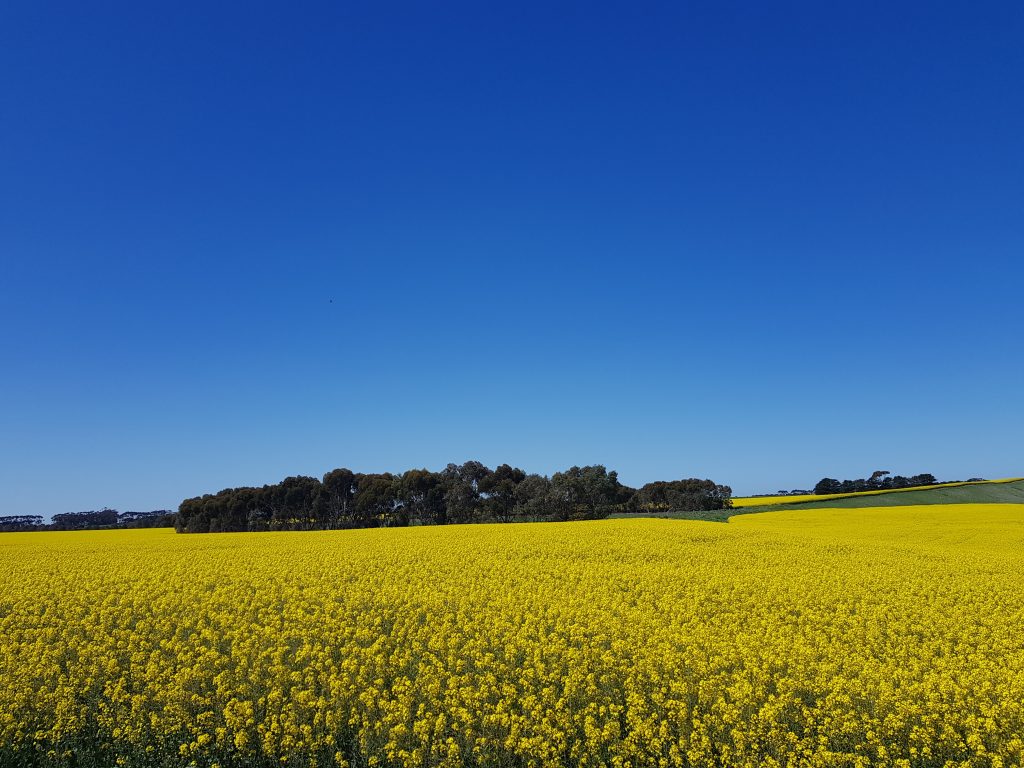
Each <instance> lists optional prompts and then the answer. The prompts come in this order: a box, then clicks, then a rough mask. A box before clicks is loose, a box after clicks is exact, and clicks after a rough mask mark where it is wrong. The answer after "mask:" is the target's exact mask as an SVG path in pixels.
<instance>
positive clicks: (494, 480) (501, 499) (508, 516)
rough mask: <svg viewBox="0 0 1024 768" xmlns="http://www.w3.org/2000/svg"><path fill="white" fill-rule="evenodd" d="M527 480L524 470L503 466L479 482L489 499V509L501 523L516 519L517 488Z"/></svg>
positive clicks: (479, 486)
mask: <svg viewBox="0 0 1024 768" xmlns="http://www.w3.org/2000/svg"><path fill="white" fill-rule="evenodd" d="M525 479H526V473H525V472H523V470H521V469H518V468H515V467H511V466H509V465H508V464H502V465H501V466H499V467H498V468H497V469H495V470H494V471H493V472H491V473H490V474H487V475H484V477H483V478H481V479H480V481H479V482H478V488H479V491H480V493H481V494H484V495H485V496H486V497H487V509H489V510H490V513H491V517H492V518H493V519H494V520H496V521H498V522H499V523H508V522H511V521H512V520H513V519H515V509H516V488H518V487H519V484H520V483H521V482H523V480H525Z"/></svg>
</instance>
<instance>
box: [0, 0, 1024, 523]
mask: <svg viewBox="0 0 1024 768" xmlns="http://www.w3.org/2000/svg"><path fill="white" fill-rule="evenodd" d="M1022 40H1024V5H1022V4H1020V3H1011V2H1005V3H966V2H956V3H938V4H936V3H882V2H869V3H862V2H858V3H820V2H806V3H788V2H785V3H771V4H759V3H729V2H724V3H723V2H706V3H705V2H701V3H653V4H649V5H637V4H635V3H630V4H627V3H620V4H609V3H593V2H588V3H555V4H551V3H528V4H521V3H515V4H513V3H507V4H501V5H499V4H494V3H469V2H452V3H441V4H437V3H408V4H405V3H391V2H385V3H346V2H328V3H316V2H313V3H308V4H301V5H295V4H267V3H250V4H245V5H239V4H210V3H192V2H182V3H158V4H151V3H129V2H103V3H99V4H74V3H48V2H25V1H24V0H12V1H11V2H5V3H4V4H3V5H2V6H0V362H2V375H0V514H41V515H50V514H53V513H56V512H67V511H76V510H84V509H96V508H100V507H103V506H111V507H116V508H119V509H122V510H124V509H135V510H144V509H155V508H164V507H176V506H177V504H178V502H179V501H180V500H181V499H182V498H183V497H186V496H192V495H197V494H200V493H206V492H214V491H217V490H219V489H221V488H224V487H229V486H237V485H261V484H264V483H269V482H276V481H278V480H280V479H281V478H283V477H285V476H287V475H294V474H312V475H320V474H322V473H323V472H325V471H327V470H329V469H331V468H334V467H339V466H347V467H350V468H352V469H354V470H357V471H401V470H404V469H408V468H411V467H421V466H425V467H428V468H432V469H439V468H442V467H443V466H444V465H445V464H446V463H447V462H449V461H458V462H461V461H465V460H467V459H471V458H472V459H478V460H480V461H483V462H484V463H486V464H488V465H490V466H494V465H496V464H499V463H502V462H506V461H507V462H509V463H512V464H514V465H517V466H520V467H523V468H524V469H526V470H528V471H537V472H542V473H551V472H554V471H557V470H559V469H563V468H565V467H567V466H570V465H573V464H589V463H603V464H605V465H607V466H608V467H609V468H612V469H616V470H618V472H619V474H620V477H621V479H622V480H623V481H624V482H626V483H628V484H631V485H640V484H643V483H645V482H648V481H651V480H655V479H673V478H680V477H691V476H698V477H710V478H713V479H715V480H716V481H718V482H724V483H728V484H730V485H731V486H732V487H733V488H734V490H735V491H736V492H737V493H739V494H743V493H752V492H770V491H775V490H777V489H780V488H807V487H810V486H813V484H814V483H815V482H816V481H817V480H818V479H820V478H821V477H823V476H832V477H840V478H846V477H863V476H866V475H868V474H870V473H871V472H872V471H873V470H877V469H883V470H891V471H893V472H896V473H900V474H907V475H909V474H915V473H918V472H932V473H934V474H935V475H937V476H939V477H940V478H942V479H962V478H967V477H971V476H984V477H1005V476H1016V475H1024V450H1022V441H1021V436H1022V435H1024V355H1022V354H1021V339H1022V331H1024V302H1022V300H1021V294H1022V280H1024V140H1022V137H1024V89H1022V87H1021V84H1022V83H1024V45H1022V44H1021V41H1022Z"/></svg>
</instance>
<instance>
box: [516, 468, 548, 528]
mask: <svg viewBox="0 0 1024 768" xmlns="http://www.w3.org/2000/svg"><path fill="white" fill-rule="evenodd" d="M551 494H552V490H551V480H549V479H548V478H547V477H544V476H543V475H536V474H534V475H527V476H526V477H524V478H523V480H522V482H520V483H519V484H518V485H516V490H515V506H514V507H513V510H512V516H513V517H514V518H515V519H516V520H525V521H529V522H537V521H540V520H547V519H550V517H551V509H550V507H549V504H548V502H549V498H550V496H551Z"/></svg>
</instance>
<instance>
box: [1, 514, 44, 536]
mask: <svg viewBox="0 0 1024 768" xmlns="http://www.w3.org/2000/svg"><path fill="white" fill-rule="evenodd" d="M42 525H43V518H42V516H41V515H4V516H3V517H0V531H3V532H4V533H11V532H16V531H34V530H38V529H39V528H41V527H42Z"/></svg>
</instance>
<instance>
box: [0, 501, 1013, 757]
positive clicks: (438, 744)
mask: <svg viewBox="0 0 1024 768" xmlns="http://www.w3.org/2000/svg"><path fill="white" fill-rule="evenodd" d="M1022 735H1024V505H995V504H988V505H974V506H972V505H957V506H947V507H941V506H934V505H933V506H927V507H900V508H896V509H885V508H872V509H870V510H806V511H799V512H776V513H767V514H761V515H747V516H742V517H737V518H735V519H734V520H733V521H732V522H730V523H728V524H721V523H703V522H695V521H676V520H651V519H642V520H608V521H596V522H583V523H562V524H558V523H552V524H542V523H535V524H518V525H478V526H465V527H440V528H414V529H391V530H370V531H337V532H310V533H260V534H244V533H241V534H215V535H214V534H211V535H204V536H184V535H176V534H174V533H173V532H170V531H110V532H106V531H103V532H81V533H29V534H3V535H0V765H2V766H36V765H39V766H76V767H86V766H119V765H121V766H197V767H203V768H211V767H213V766H219V767H220V768H228V767H229V766H271V765H273V766H346V765H350V766H382V767H383V766H453V767H454V766H464V765H465V766H538V767H541V766H606V765H607V766H622V767H625V766H637V767H639V766H658V767H659V768H660V767H663V766H717V765H721V766H751V767H753V766H901V767H906V768H910V767H911V766H914V767H917V766H1013V765H1021V764H1022V762H1024V741H1022Z"/></svg>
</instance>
